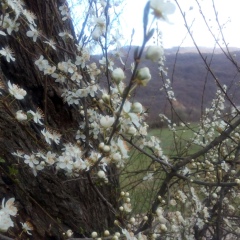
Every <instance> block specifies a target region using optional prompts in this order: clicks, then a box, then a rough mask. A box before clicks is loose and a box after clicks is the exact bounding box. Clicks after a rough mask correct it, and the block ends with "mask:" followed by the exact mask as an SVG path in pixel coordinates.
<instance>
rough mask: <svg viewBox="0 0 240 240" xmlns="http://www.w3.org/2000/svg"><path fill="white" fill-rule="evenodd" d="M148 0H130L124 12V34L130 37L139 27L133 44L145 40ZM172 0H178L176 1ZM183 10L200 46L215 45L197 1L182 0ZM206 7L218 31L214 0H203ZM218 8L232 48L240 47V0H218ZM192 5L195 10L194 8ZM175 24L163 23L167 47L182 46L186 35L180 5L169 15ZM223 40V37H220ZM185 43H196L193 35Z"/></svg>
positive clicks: (138, 43)
mask: <svg viewBox="0 0 240 240" xmlns="http://www.w3.org/2000/svg"><path fill="white" fill-rule="evenodd" d="M146 2H147V0H126V4H127V5H126V7H125V10H124V13H123V15H122V20H121V23H122V26H123V29H124V35H125V36H126V38H127V37H130V35H131V32H132V29H133V28H134V29H135V33H136V34H135V37H134V41H133V44H135V45H140V44H141V42H142V15H143V9H144V6H145V4H146ZM172 2H175V1H174V0H172ZM178 2H179V4H180V5H181V7H182V9H183V11H184V12H185V13H186V18H187V19H188V23H189V24H191V23H192V21H193V20H194V23H193V26H192V32H193V34H194V37H195V39H196V42H197V44H198V45H199V46H206V47H212V46H214V41H213V39H212V37H211V35H210V33H209V31H208V30H207V28H206V26H205V24H204V21H203V18H202V17H201V15H200V13H199V8H198V6H197V4H196V1H195V0H178ZM199 2H200V3H201V6H202V11H203V13H204V15H205V17H206V19H207V21H208V23H209V25H210V26H212V29H213V30H214V32H215V34H218V33H219V31H218V27H217V24H216V21H215V15H214V10H213V7H212V0H199ZM215 5H216V9H217V11H218V18H219V21H220V24H221V25H223V24H225V28H224V30H223V31H224V36H225V38H226V41H227V43H228V44H229V46H231V47H240V10H239V9H240V0H215ZM190 7H191V8H192V10H190ZM169 19H170V21H171V24H168V23H165V22H162V21H161V22H159V26H160V29H161V30H162V33H163V44H164V47H165V48H171V47H174V46H179V45H180V43H181V42H182V41H183V39H184V36H185V35H186V28H185V27H184V22H183V18H182V16H181V14H180V11H179V9H178V7H177V6H176V12H175V13H174V14H173V15H170V16H169ZM220 42H222V41H221V38H220ZM182 46H193V43H192V40H191V39H190V37H187V38H186V39H185V40H184V43H183V45H182Z"/></svg>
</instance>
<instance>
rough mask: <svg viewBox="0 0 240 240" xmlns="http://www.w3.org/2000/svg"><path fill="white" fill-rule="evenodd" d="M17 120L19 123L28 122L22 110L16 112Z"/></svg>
mask: <svg viewBox="0 0 240 240" xmlns="http://www.w3.org/2000/svg"><path fill="white" fill-rule="evenodd" d="M16 119H17V120H18V121H25V120H27V114H25V113H24V112H23V111H22V110H19V111H17V112H16Z"/></svg>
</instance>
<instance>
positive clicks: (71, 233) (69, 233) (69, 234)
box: [66, 229, 73, 237]
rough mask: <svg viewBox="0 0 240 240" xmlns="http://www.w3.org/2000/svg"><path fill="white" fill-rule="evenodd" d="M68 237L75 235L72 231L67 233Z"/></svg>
mask: <svg viewBox="0 0 240 240" xmlns="http://www.w3.org/2000/svg"><path fill="white" fill-rule="evenodd" d="M66 235H67V237H71V236H72V235H73V231H72V230H71V229H69V230H67V232H66Z"/></svg>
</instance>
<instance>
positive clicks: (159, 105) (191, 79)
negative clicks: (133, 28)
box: [94, 47, 240, 124]
mask: <svg viewBox="0 0 240 240" xmlns="http://www.w3.org/2000/svg"><path fill="white" fill-rule="evenodd" d="M135 48H136V47H132V48H131V50H130V52H129V55H128V56H129V58H128V59H126V56H127V51H128V47H126V48H124V49H123V50H122V52H123V56H124V57H123V61H124V62H125V61H126V62H127V64H126V66H130V64H131V63H132V62H133V61H134V60H133V58H132V56H133V52H134V49H135ZM177 50H178V49H177V48H171V49H166V50H165V57H166V61H165V67H167V68H168V78H169V79H170V80H171V81H172V87H173V90H174V92H175V97H176V99H177V102H176V103H174V104H175V106H177V108H178V109H179V113H180V115H181V117H183V118H184V119H185V120H186V121H194V120H197V119H198V118H199V116H200V114H201V107H202V106H203V107H207V106H210V104H211V101H212V99H213V98H214V96H215V93H216V89H217V87H216V82H215V80H214V78H213V77H212V76H211V74H210V73H209V72H208V70H207V68H206V66H205V65H204V62H203V60H202V59H201V57H200V56H199V54H198V53H197V51H196V50H195V49H194V48H181V49H180V51H179V52H178V54H177ZM230 51H231V54H232V55H234V56H235V59H236V61H238V62H239V61H240V49H237V48H232V49H230ZM201 52H202V54H203V56H204V58H205V59H206V60H207V62H208V63H209V64H210V66H211V70H212V71H213V72H214V74H215V76H216V77H217V78H218V80H219V82H220V83H221V84H226V85H227V86H228V94H229V96H231V99H233V101H234V103H235V104H236V105H240V94H239V80H240V76H239V72H238V71H237V68H236V67H235V66H233V64H232V63H231V62H230V61H229V60H228V59H227V57H226V56H225V55H224V54H223V53H222V51H221V50H220V49H217V50H216V51H215V53H214V54H212V50H211V49H208V48H201ZM94 58H95V59H94V60H95V61H98V60H99V56H95V57H94ZM116 65H118V66H119V67H123V65H122V64H121V63H120V62H119V63H117V64H116ZM140 66H147V67H149V69H150V72H151V75H152V80H151V81H150V82H149V84H148V85H147V87H139V88H137V89H136V90H137V91H136V95H135V94H132V95H133V97H134V100H136V101H137V100H139V101H141V102H142V103H143V104H144V106H145V107H146V109H147V112H148V114H149V118H148V121H149V123H150V124H152V123H153V122H158V121H159V117H158V115H159V113H165V114H166V115H168V116H170V115H171V114H170V105H169V104H168V101H167V100H166V95H165V93H164V92H163V91H160V90H159V89H160V88H162V78H161V77H160V76H159V70H158V64H157V63H152V62H151V61H149V60H146V59H144V58H143V59H142V60H141V63H140ZM125 73H126V75H127V79H130V76H131V72H130V70H126V71H125ZM227 105H228V103H227Z"/></svg>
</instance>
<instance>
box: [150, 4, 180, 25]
mask: <svg viewBox="0 0 240 240" xmlns="http://www.w3.org/2000/svg"><path fill="white" fill-rule="evenodd" d="M150 7H151V9H152V10H153V15H154V16H155V17H156V18H159V19H163V20H166V21H168V16H167V15H169V14H173V13H174V12H175V8H176V7H175V5H174V4H173V3H172V2H170V1H166V0H150Z"/></svg>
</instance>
